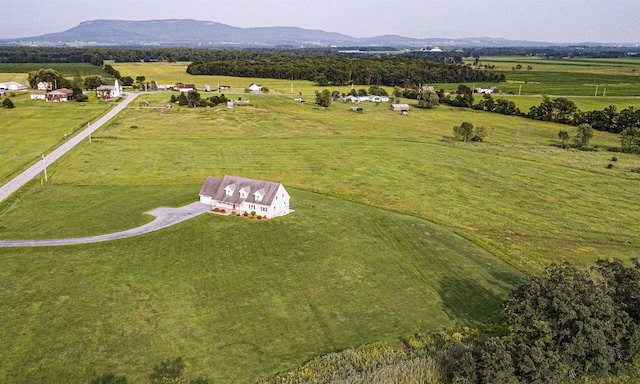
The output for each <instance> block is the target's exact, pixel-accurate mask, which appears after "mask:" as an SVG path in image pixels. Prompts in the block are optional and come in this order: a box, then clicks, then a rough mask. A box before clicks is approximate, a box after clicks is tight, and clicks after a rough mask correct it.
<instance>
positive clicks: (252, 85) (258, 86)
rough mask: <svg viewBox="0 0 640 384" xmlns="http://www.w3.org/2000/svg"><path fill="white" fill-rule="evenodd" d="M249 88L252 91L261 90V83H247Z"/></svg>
mask: <svg viewBox="0 0 640 384" xmlns="http://www.w3.org/2000/svg"><path fill="white" fill-rule="evenodd" d="M249 90H250V91H251V92H253V93H258V92H260V91H261V90H262V85H260V84H256V83H251V84H250V85H249Z"/></svg>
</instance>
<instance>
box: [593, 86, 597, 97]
mask: <svg viewBox="0 0 640 384" xmlns="http://www.w3.org/2000/svg"><path fill="white" fill-rule="evenodd" d="M594 96H598V86H597V85H596V94H595V95H594Z"/></svg>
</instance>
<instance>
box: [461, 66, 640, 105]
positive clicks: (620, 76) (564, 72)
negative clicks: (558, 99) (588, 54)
mask: <svg viewBox="0 0 640 384" xmlns="http://www.w3.org/2000/svg"><path fill="white" fill-rule="evenodd" d="M465 62H466V63H468V64H472V63H473V59H467V60H466V61H465ZM480 63H481V64H482V65H487V66H489V65H494V66H495V69H491V70H490V71H498V72H501V73H504V75H505V77H506V78H507V82H506V83H500V84H486V85H487V86H497V87H498V88H499V89H500V91H501V92H502V93H513V94H518V93H519V92H521V94H523V95H532V94H534V95H557V96H596V87H597V91H598V94H597V96H602V95H603V93H604V92H606V95H607V96H614V97H620V96H633V97H636V96H640V76H638V75H639V74H640V59H633V58H629V59H575V58H572V59H567V60H547V59H543V58H534V57H480ZM518 64H519V65H521V66H522V69H521V70H515V71H514V70H512V69H511V68H513V67H515V66H516V65H518ZM528 66H531V67H532V69H531V70H527V67H528ZM483 85H484V84H483ZM605 88H606V91H605Z"/></svg>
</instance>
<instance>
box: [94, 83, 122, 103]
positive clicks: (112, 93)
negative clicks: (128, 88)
mask: <svg viewBox="0 0 640 384" xmlns="http://www.w3.org/2000/svg"><path fill="white" fill-rule="evenodd" d="M96 96H97V97H98V98H104V99H111V98H114V97H120V96H122V87H121V86H120V84H118V79H116V81H115V83H114V84H113V85H101V86H99V87H98V88H97V89H96Z"/></svg>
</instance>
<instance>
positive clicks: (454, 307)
mask: <svg viewBox="0 0 640 384" xmlns="http://www.w3.org/2000/svg"><path fill="white" fill-rule="evenodd" d="M438 294H439V295H440V298H441V299H442V309H443V310H444V311H445V313H446V314H447V316H449V318H450V319H451V320H454V321H457V322H460V323H463V324H464V323H469V322H472V321H477V320H482V319H484V318H486V317H487V316H489V315H491V314H493V313H495V312H496V311H497V310H499V309H500V307H501V305H502V303H503V301H504V300H505V299H506V294H505V295H504V296H503V295H500V294H499V293H497V292H495V291H493V290H489V289H487V288H486V287H484V286H482V285H480V284H478V283H477V282H476V281H474V280H472V279H464V278H459V277H445V278H443V279H442V280H440V283H439V284H438Z"/></svg>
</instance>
